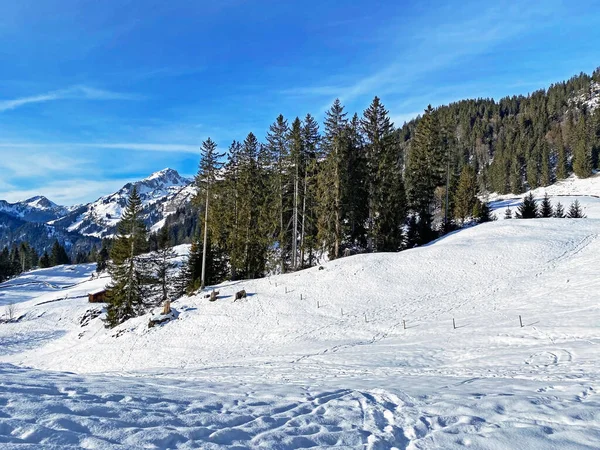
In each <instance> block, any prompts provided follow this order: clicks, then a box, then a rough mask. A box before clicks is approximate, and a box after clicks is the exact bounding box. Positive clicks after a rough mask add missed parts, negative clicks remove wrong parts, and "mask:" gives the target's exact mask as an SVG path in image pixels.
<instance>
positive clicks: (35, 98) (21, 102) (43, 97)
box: [0, 85, 143, 112]
mask: <svg viewBox="0 0 600 450" xmlns="http://www.w3.org/2000/svg"><path fill="white" fill-rule="evenodd" d="M142 98H143V97H142V96H139V95H137V94H128V93H122V92H114V91H108V90H105V89H97V88H93V87H89V86H85V85H76V86H71V87H68V88H66V89H58V90H55V91H50V92H47V93H45V94H39V95H32V96H26V97H20V98H15V99H10V100H0V112H5V111H10V110H12V109H16V108H19V107H21V106H25V105H29V104H32V103H45V102H51V101H56V100H139V99H142Z"/></svg>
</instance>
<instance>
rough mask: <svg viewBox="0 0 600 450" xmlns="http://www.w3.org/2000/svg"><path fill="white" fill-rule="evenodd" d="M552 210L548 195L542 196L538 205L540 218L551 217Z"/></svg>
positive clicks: (552, 214)
mask: <svg viewBox="0 0 600 450" xmlns="http://www.w3.org/2000/svg"><path fill="white" fill-rule="evenodd" d="M553 216H554V210H553V208H552V203H550V197H549V196H548V193H545V194H544V199H543V200H542V203H541V205H540V217H553Z"/></svg>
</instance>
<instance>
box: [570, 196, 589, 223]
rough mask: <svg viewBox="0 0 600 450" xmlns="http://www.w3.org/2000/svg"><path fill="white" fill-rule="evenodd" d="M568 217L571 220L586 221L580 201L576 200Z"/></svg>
mask: <svg viewBox="0 0 600 450" xmlns="http://www.w3.org/2000/svg"><path fill="white" fill-rule="evenodd" d="M567 217H568V218H569V219H584V218H585V214H583V209H582V208H581V205H580V204H579V200H577V199H575V201H574V202H573V203H571V206H570V207H569V212H568V213H567Z"/></svg>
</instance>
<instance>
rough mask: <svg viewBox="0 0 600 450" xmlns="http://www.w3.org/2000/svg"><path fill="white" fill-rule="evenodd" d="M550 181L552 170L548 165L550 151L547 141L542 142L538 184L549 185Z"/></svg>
mask: <svg viewBox="0 0 600 450" xmlns="http://www.w3.org/2000/svg"><path fill="white" fill-rule="evenodd" d="M551 183H552V170H551V167H550V152H549V150H548V143H547V142H546V141H543V142H542V163H541V165H540V185H541V186H549V185H550V184H551Z"/></svg>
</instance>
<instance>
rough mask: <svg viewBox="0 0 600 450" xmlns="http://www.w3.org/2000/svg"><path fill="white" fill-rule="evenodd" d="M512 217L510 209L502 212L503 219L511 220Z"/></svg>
mask: <svg viewBox="0 0 600 450" xmlns="http://www.w3.org/2000/svg"><path fill="white" fill-rule="evenodd" d="M512 218H513V215H512V211H511V209H510V207H507V208H506V210H504V219H512Z"/></svg>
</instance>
